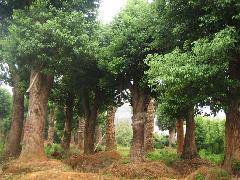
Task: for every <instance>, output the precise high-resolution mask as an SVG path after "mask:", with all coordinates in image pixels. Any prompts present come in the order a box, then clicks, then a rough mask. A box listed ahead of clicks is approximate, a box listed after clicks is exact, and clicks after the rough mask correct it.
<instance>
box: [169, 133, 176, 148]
mask: <svg viewBox="0 0 240 180" xmlns="http://www.w3.org/2000/svg"><path fill="white" fill-rule="evenodd" d="M175 136H176V132H175V128H172V129H169V137H168V142H169V147H173V145H174V144H175V143H176V140H175Z"/></svg>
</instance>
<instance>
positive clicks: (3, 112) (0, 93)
mask: <svg viewBox="0 0 240 180" xmlns="http://www.w3.org/2000/svg"><path fill="white" fill-rule="evenodd" d="M0 102H1V104H0V118H1V119H2V118H6V117H8V116H9V115H10V114H11V105H12V98H11V94H10V93H9V92H8V91H7V90H6V89H4V88H0Z"/></svg>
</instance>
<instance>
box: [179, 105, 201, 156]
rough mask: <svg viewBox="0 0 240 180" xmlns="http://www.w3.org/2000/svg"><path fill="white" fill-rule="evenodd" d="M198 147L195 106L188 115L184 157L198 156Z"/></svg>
mask: <svg viewBox="0 0 240 180" xmlns="http://www.w3.org/2000/svg"><path fill="white" fill-rule="evenodd" d="M197 156H198V154H197V147H196V144H195V121H194V108H192V109H191V110H189V112H188V114H187V117H186V135H185V140H184V146H183V153H182V158H183V159H193V158H195V157H197Z"/></svg>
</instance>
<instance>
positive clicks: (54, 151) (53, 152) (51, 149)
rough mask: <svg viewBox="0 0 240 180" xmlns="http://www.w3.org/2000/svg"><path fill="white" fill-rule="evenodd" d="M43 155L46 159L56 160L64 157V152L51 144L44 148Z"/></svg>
mask: <svg viewBox="0 0 240 180" xmlns="http://www.w3.org/2000/svg"><path fill="white" fill-rule="evenodd" d="M45 153H46V154H47V156H48V157H53V158H56V159H61V158H62V157H63V155H64V150H63V149H62V147H61V146H60V144H52V145H46V146H45Z"/></svg>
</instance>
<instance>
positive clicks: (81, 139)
mask: <svg viewBox="0 0 240 180" xmlns="http://www.w3.org/2000/svg"><path fill="white" fill-rule="evenodd" d="M84 130H85V119H84V118H83V117H80V118H79V122H78V147H79V149H81V150H84Z"/></svg>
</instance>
